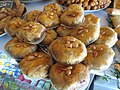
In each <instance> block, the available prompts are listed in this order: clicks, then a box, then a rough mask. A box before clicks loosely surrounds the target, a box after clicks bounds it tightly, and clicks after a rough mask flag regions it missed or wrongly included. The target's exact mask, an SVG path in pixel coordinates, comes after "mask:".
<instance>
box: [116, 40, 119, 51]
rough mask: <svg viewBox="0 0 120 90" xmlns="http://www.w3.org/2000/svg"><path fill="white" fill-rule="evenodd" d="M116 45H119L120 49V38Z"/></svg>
mask: <svg viewBox="0 0 120 90" xmlns="http://www.w3.org/2000/svg"><path fill="white" fill-rule="evenodd" d="M116 46H117V48H118V49H120V40H118V41H117V42H116Z"/></svg>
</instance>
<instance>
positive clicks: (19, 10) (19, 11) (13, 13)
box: [0, 0, 26, 35]
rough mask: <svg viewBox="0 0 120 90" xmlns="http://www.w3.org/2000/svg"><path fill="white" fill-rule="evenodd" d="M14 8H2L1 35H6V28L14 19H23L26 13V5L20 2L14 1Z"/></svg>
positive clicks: (0, 18) (0, 10) (0, 14)
mask: <svg viewBox="0 0 120 90" xmlns="http://www.w3.org/2000/svg"><path fill="white" fill-rule="evenodd" d="M14 3H15V6H14V8H1V9H0V35H1V34H3V33H5V32H4V28H5V27H6V25H7V24H8V23H9V21H10V20H12V19H13V18H14V17H21V16H22V15H23V14H24V13H25V11H26V8H25V5H24V4H22V3H21V2H20V1H19V0H14Z"/></svg>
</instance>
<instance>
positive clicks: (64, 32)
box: [56, 25, 72, 36]
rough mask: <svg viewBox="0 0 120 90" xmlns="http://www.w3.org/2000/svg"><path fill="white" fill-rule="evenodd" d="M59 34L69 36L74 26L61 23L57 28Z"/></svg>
mask: <svg viewBox="0 0 120 90" xmlns="http://www.w3.org/2000/svg"><path fill="white" fill-rule="evenodd" d="M56 32H57V34H58V36H69V35H70V33H71V32H72V28H68V27H66V26H63V25H60V26H58V28H57V30H56Z"/></svg>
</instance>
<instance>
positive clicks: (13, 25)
mask: <svg viewBox="0 0 120 90" xmlns="http://www.w3.org/2000/svg"><path fill="white" fill-rule="evenodd" d="M25 23H26V21H25V20H22V19H21V18H19V17H17V18H13V19H12V20H10V21H9V23H8V24H7V26H6V28H5V31H6V32H7V33H8V34H9V36H11V37H15V36H16V33H17V29H18V28H20V27H21V26H22V25H24V24H25Z"/></svg>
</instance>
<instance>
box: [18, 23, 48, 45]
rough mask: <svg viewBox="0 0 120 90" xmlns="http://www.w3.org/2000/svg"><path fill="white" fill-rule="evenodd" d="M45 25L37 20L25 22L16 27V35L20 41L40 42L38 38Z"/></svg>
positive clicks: (42, 32) (40, 36)
mask: <svg viewBox="0 0 120 90" xmlns="http://www.w3.org/2000/svg"><path fill="white" fill-rule="evenodd" d="M45 29H46V28H45V27H44V26H43V25H41V24H40V23H37V22H27V23H26V24H25V25H23V26H22V27H20V28H18V29H17V34H16V36H17V37H18V39H19V40H20V41H24V42H28V43H35V42H37V43H40V42H39V40H40V39H41V38H42V35H43V34H44V31H45Z"/></svg>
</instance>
